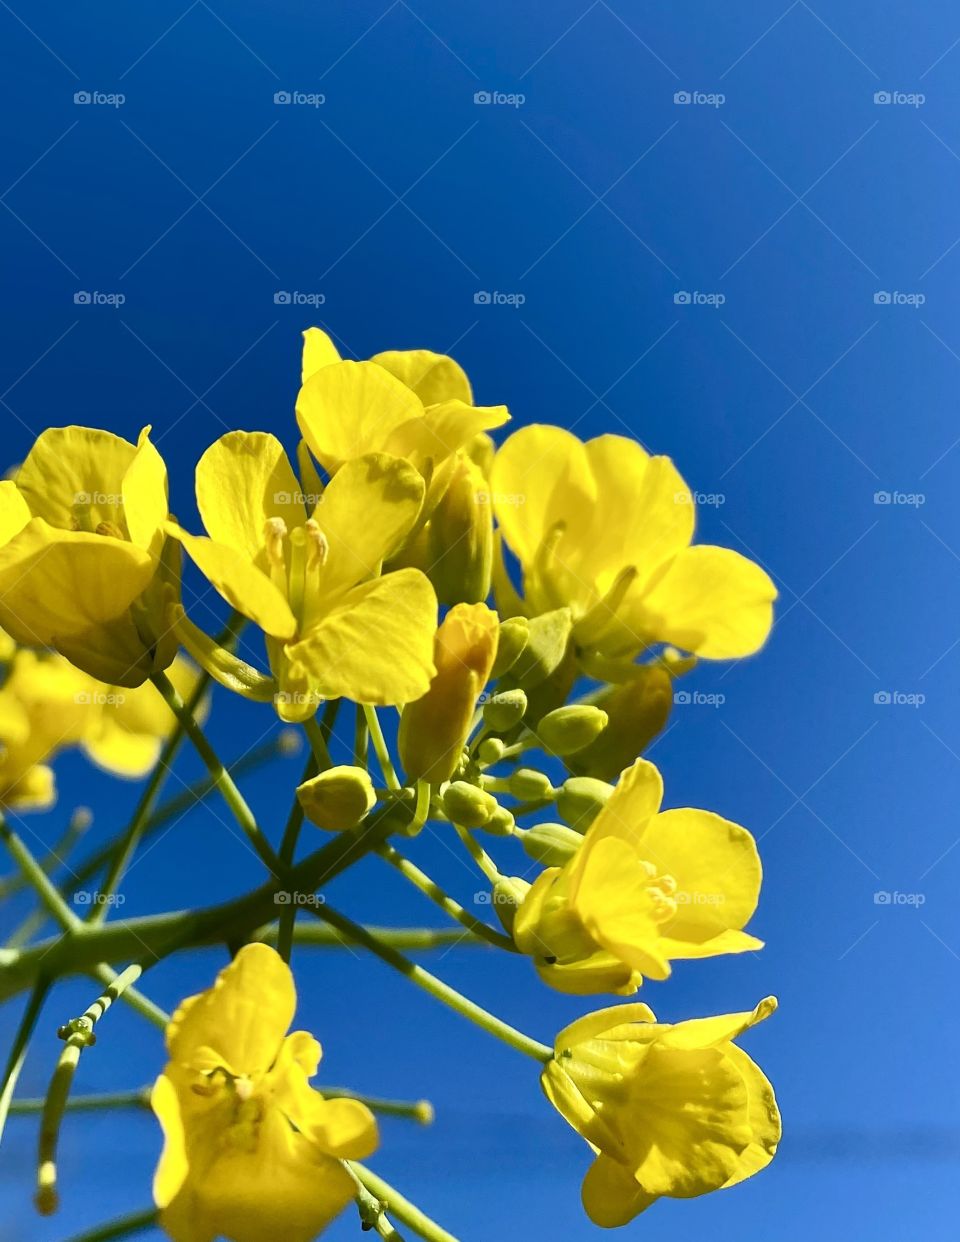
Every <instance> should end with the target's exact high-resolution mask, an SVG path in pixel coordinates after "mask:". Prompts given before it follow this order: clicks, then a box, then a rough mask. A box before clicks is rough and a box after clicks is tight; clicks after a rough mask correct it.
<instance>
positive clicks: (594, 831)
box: [571, 759, 663, 892]
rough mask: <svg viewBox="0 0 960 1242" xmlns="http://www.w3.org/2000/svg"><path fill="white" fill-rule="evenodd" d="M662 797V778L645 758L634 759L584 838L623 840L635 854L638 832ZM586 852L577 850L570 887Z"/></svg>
mask: <svg viewBox="0 0 960 1242" xmlns="http://www.w3.org/2000/svg"><path fill="white" fill-rule="evenodd" d="M662 800H663V778H662V777H661V775H660V773H659V771H658V770H657V768H656V767H655V766H654V765H653V764H652V763H650V762H649V761H648V760H646V759H637V760H636V761H635V762H634V763H632V764H631V765H630V767H629V768H627V769H626V770H625V771H624V772H621V774H620V779H619V781H618V782H617V786H616V788H615V789H614V791H613V793H612V794H611V795H610V797H609V798H608V799H607V801H606V803H605V804H604V806H603V808H602V809H601V811H600V814H599V815H598V816H597V818H596V819H595V820H594V821H593V823H592V824H591V825H590V827H589V828H588V829H587V833H586V839H587V841H589V842H596V841H599V840H602V839H604V838H607V837H609V838H611V839H613V840H620V841H625V842H627V844H629V845H631V846H632V847H633V851H634V853H635V854H636V853H637V851H638V848H639V846H638V843H639V841H640V839H641V835H642V834H643V832H644V830H645V829H646V827H647V824H648V823H649V821H650V820H651V819H652V818H653V817H654V816H655V815H656V813H657V811H658V810H659V809H660V803H661V802H662ZM584 862H585V854H584V851H583V850H580V851H579V852H578V854H577V857H576V858H575V859H574V861H573V863H572V864H571V889H572V891H574V892H575V891H576V887H577V884H578V882H579V876H580V873H581V871H582V870H583V866H584Z"/></svg>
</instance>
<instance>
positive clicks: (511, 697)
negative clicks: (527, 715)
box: [483, 689, 527, 733]
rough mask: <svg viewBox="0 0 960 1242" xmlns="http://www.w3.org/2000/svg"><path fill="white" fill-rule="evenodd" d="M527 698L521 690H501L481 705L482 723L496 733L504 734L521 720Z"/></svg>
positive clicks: (525, 708)
mask: <svg viewBox="0 0 960 1242" xmlns="http://www.w3.org/2000/svg"><path fill="white" fill-rule="evenodd" d="M526 710H527V696H526V695H525V694H524V692H523V691H522V690H519V689H518V690H501V691H500V692H499V693H498V694H492V695H491V696H490V698H489V699H487V701H486V703H484V705H483V719H484V723H485V724H486V725H487V726H488V727H489V728H491V729H493V730H495V731H496V732H497V733H506V732H507V731H508V730H509V729H512V728H513V726H514V725H515V724H519V723H520V721H521V720H522V719H523V713H524V712H525V711H526Z"/></svg>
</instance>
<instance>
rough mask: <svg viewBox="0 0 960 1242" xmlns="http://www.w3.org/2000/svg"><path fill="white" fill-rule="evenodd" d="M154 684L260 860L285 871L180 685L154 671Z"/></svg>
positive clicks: (276, 870) (277, 872)
mask: <svg viewBox="0 0 960 1242" xmlns="http://www.w3.org/2000/svg"><path fill="white" fill-rule="evenodd" d="M151 680H152V681H153V684H154V685H155V686H156V687H157V689H158V690H159V691H160V693H161V695H162V696H163V698H164V701H165V702H166V704H167V706H168V707H169V708H170V710H171V711H172V712H173V714H174V715H175V716H176V717H177V719H178V720H179V721H180V723H181V724H182V725H183V728H184V730H185V732H186V734H187V736H188V737H189V738H190V741H191V742H192V743H193V745H194V746H195V747H196V750H197V753H198V754H199V756H200V758H201V759H202V760H203V762H204V765H205V766H206V769H207V771H208V772H209V773H210V776H211V779H212V780H213V782H214V784H215V785H216V787H217V789H218V790H219V792H220V795H221V796H222V798H223V800H224V802H226V804H227V806H228V807H229V809H230V812H231V814H232V815H233V817H234V819H235V820H236V821H237V824H238V825H239V827H240V828H242V829H243V831H244V832H245V833H246V835H247V838H248V840H249V841H250V844H251V845H252V846H253V848H254V849H255V850H256V852H257V854H258V855H259V857H260V859H261V860H262V861H263V862H264V863H265V864H266V866H267V868H268V869H269V870H270V871H272V872H273V874H274V875H275V876H277V877H278V878H279V877H280V876H282V874H283V868H282V867H281V865H280V860H279V858H277V855H276V854H275V853H274V851H273V849H272V847H271V845H270V842H269V841H268V840H267V838H266V837H265V836H264V835H263V833H262V831H261V830H260V825H259V824H258V823H257V820H256V817H255V816H254V814H253V812H252V811H251V810H250V807H249V806H248V805H247V801H246V799H245V798H244V796H243V794H242V793H241V792H240V790H239V789H238V788H237V785H236V783H235V781H234V780H233V777H232V776H231V775H230V773H229V772H228V771H227V769H226V768H225V767H224V766H223V764H222V763H221V762H220V759H219V758H218V756H217V753H216V751H215V750H214V749H213V747H212V746H211V745H210V743H209V742H208V741H207V738H206V735H205V734H204V732H203V730H202V729H201V728H200V726H199V725H198V724H197V722H196V721H195V720H194V718H193V716H191V715H190V714H189V712H188V711H187V709H186V707H185V706H184V702H183V700H182V699H181V698H180V695H179V694H178V693H177V691H176V688H175V687H174V685H173V683H172V682H171V681H170V679H169V677H167V676H166V674H165V673H154V675H153V677H152V679H151Z"/></svg>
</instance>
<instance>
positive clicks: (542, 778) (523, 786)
mask: <svg viewBox="0 0 960 1242" xmlns="http://www.w3.org/2000/svg"><path fill="white" fill-rule="evenodd" d="M509 785H510V792H511V793H512V794H513V796H514V797H515V798H519V799H520V801H521V802H542V801H543V800H544V799H545V798H552V797H553V792H554V791H553V786H552V785H551V784H550V778H549V777H548V776H547V775H546V774H545V773H543V772H538V771H537V770H536V768H517V770H516V771H515V772H513V773H511V775H510V778H509Z"/></svg>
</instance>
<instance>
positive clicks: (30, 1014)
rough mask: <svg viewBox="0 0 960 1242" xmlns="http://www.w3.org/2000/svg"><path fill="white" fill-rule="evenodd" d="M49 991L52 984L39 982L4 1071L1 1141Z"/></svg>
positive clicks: (0, 1098) (0, 1096)
mask: <svg viewBox="0 0 960 1242" xmlns="http://www.w3.org/2000/svg"><path fill="white" fill-rule="evenodd" d="M49 990H50V984H49V982H48V981H47V980H46V979H38V980H37V982H36V984H34V988H33V992H32V993H31V995H30V999H29V1001H28V1002H27V1007H26V1009H25V1010H24V1011H23V1017H22V1018H21V1019H20V1025H19V1026H18V1027H17V1033H16V1035H15V1036H14V1040H13V1046H12V1047H11V1049H10V1055H9V1057H8V1058H7V1064H6V1067H5V1068H4V1071H3V1082H2V1085H0V1140H2V1139H3V1131H4V1127H5V1126H6V1124H7V1115H8V1113H10V1112H11V1111H12V1100H13V1093H14V1091H15V1090H16V1089H17V1079H18V1078H19V1077H20V1071H21V1070H22V1069H23V1063H24V1061H25V1060H26V1056H27V1045H28V1044H29V1043H30V1036H31V1035H32V1034H33V1032H34V1028H35V1027H36V1025H37V1019H38V1018H39V1017H40V1010H41V1009H42V1008H43V1002H44V1000H45V999H46V996H47V992H48V991H49Z"/></svg>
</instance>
